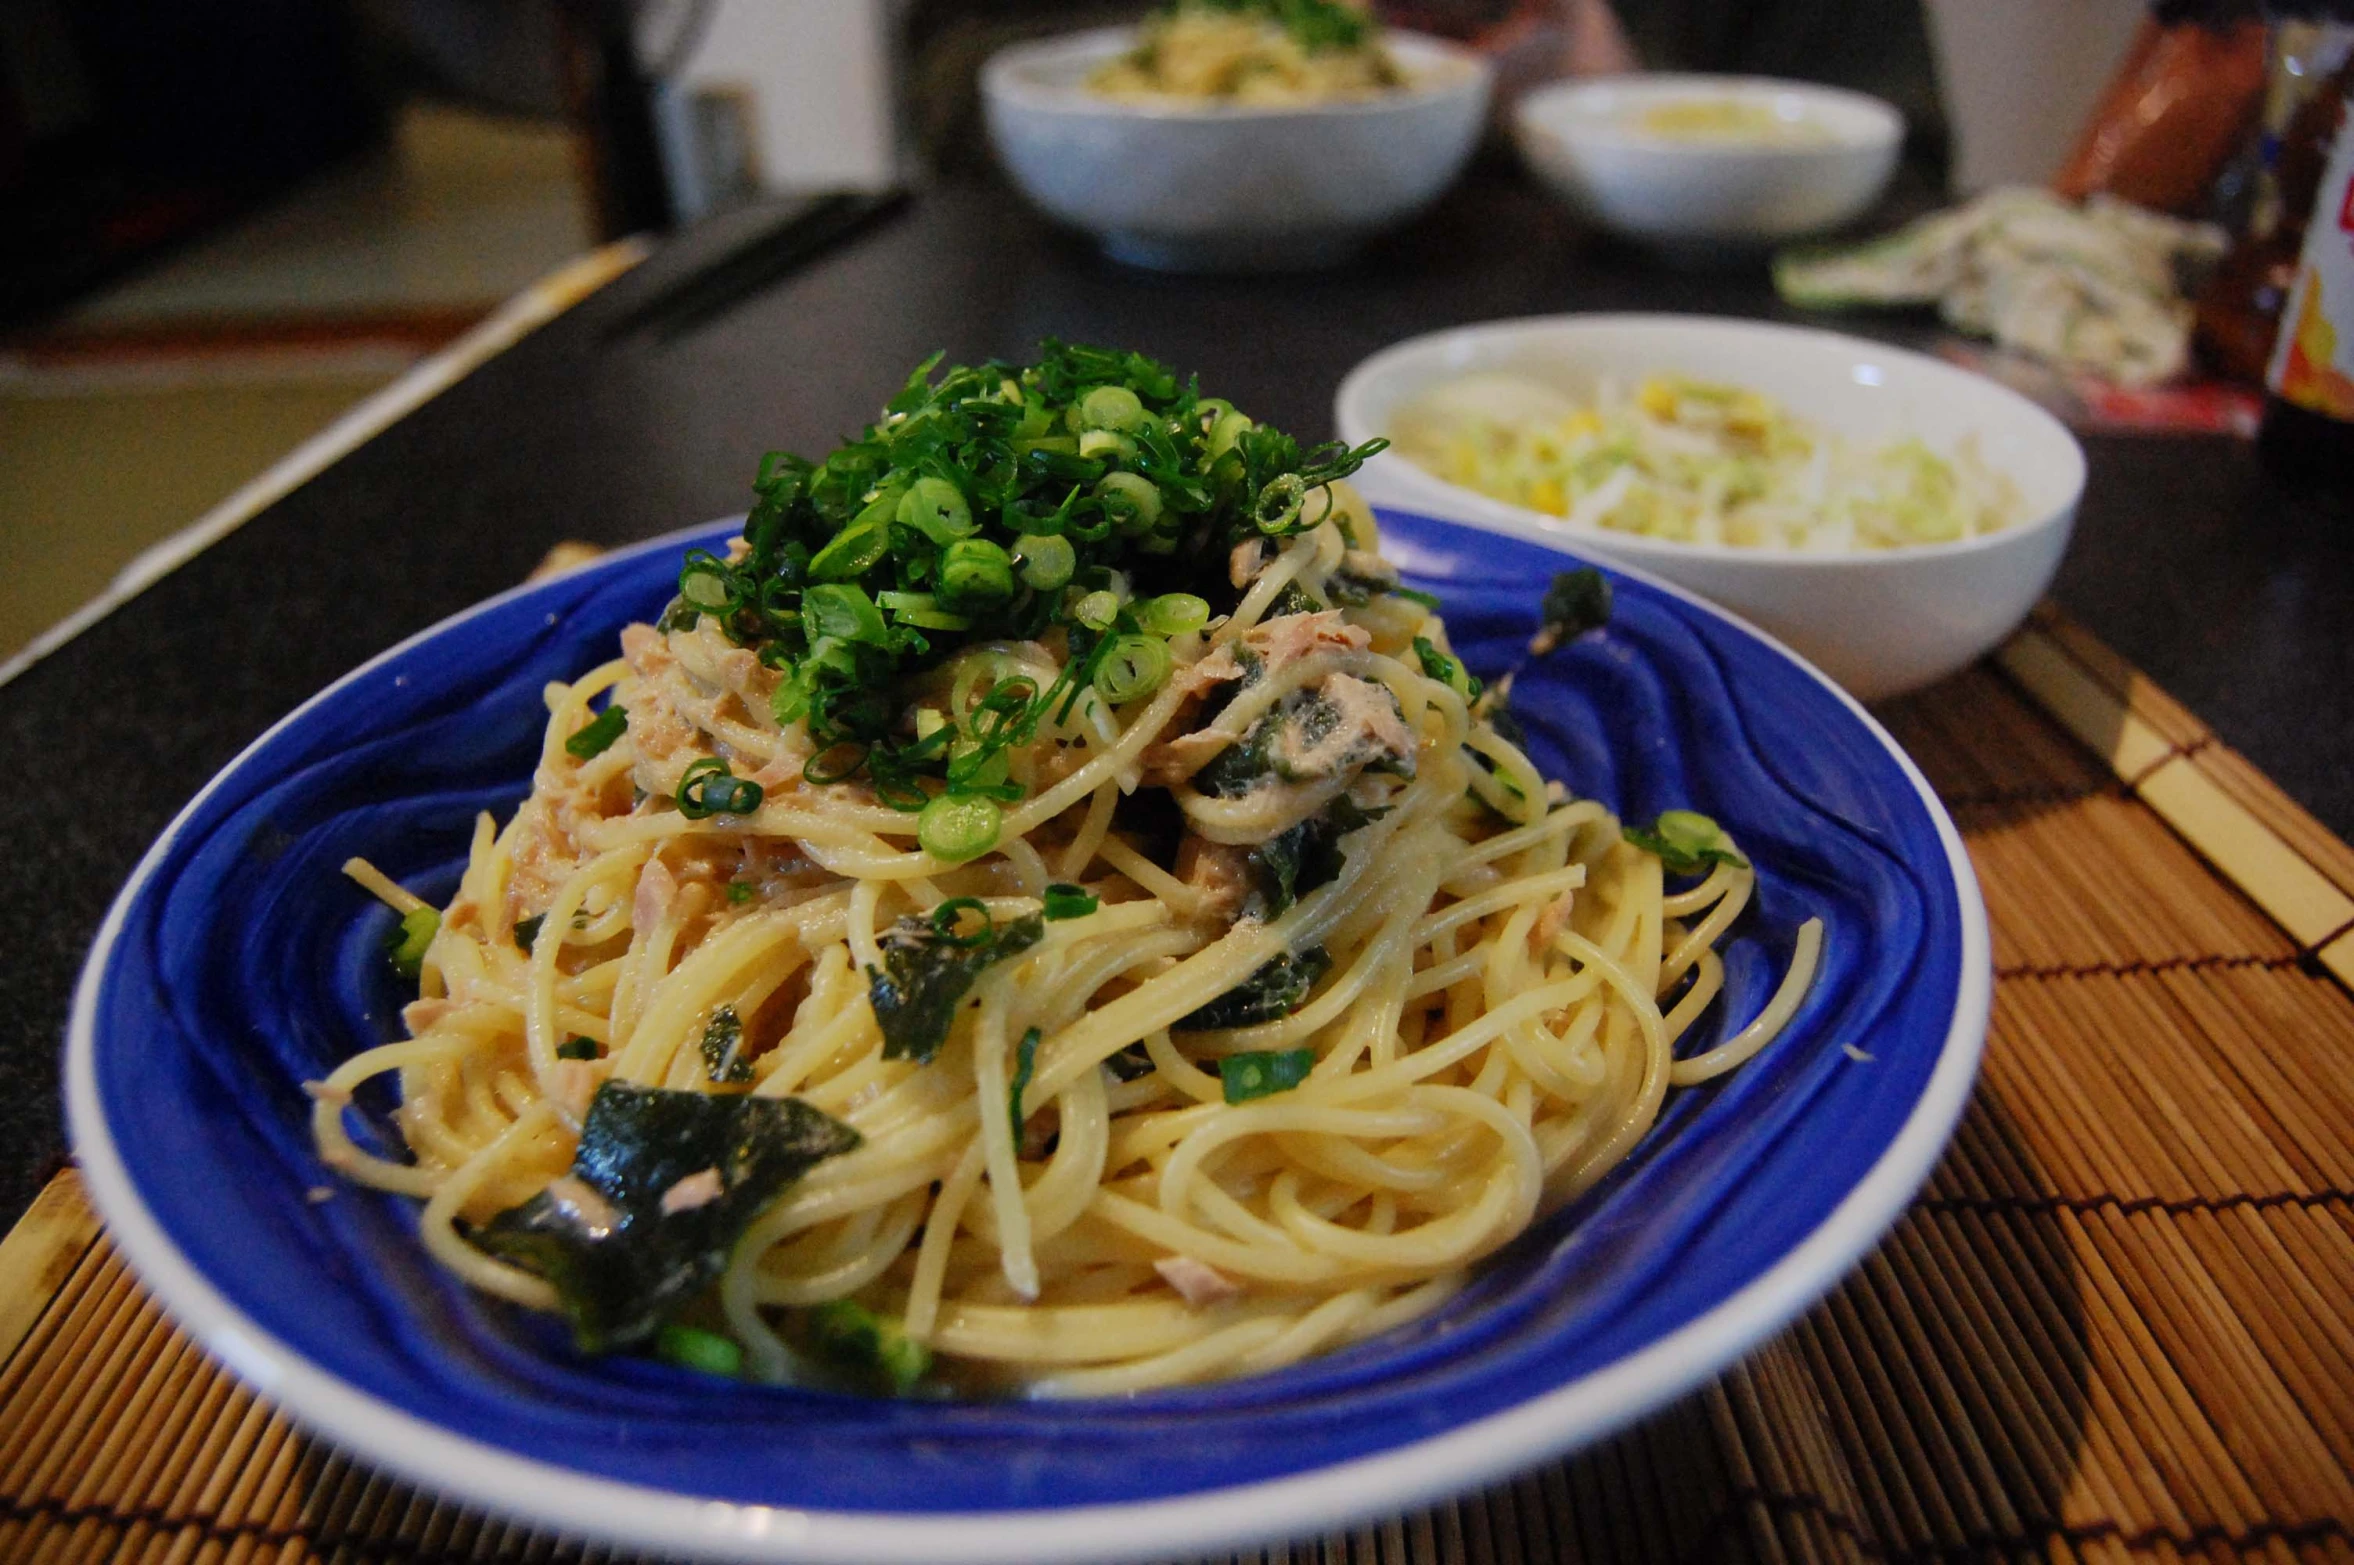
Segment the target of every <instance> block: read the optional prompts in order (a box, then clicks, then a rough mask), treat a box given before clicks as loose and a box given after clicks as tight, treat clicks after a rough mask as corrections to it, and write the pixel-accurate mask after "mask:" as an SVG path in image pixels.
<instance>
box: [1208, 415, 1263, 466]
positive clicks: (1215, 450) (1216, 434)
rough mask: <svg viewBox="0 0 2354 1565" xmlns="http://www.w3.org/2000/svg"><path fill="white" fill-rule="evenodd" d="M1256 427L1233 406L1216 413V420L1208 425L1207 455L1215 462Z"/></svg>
mask: <svg viewBox="0 0 2354 1565" xmlns="http://www.w3.org/2000/svg"><path fill="white" fill-rule="evenodd" d="M1256 428H1258V426H1257V425H1256V424H1253V423H1252V422H1251V421H1250V419H1249V418H1248V417H1247V416H1246V415H1244V414H1242V413H1239V412H1237V411H1235V410H1234V409H1233V408H1228V409H1227V410H1226V411H1225V412H1223V413H1221V414H1219V415H1218V422H1216V423H1215V424H1212V425H1211V426H1210V441H1209V455H1210V460H1211V461H1213V462H1215V461H1216V460H1217V459H1218V458H1220V457H1222V456H1224V455H1225V454H1226V453H1227V452H1229V451H1231V450H1233V449H1234V443H1235V442H1236V441H1238V440H1240V439H1241V438H1242V437H1243V436H1244V435H1246V434H1248V433H1249V432H1250V431H1252V430H1253V429H1256Z"/></svg>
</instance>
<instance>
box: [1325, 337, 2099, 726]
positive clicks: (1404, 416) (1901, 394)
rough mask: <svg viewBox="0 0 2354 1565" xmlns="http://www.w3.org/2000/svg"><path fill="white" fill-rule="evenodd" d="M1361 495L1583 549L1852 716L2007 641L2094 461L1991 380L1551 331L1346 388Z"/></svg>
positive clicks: (1824, 349)
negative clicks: (1663, 591)
mask: <svg viewBox="0 0 2354 1565" xmlns="http://www.w3.org/2000/svg"><path fill="white" fill-rule="evenodd" d="M1336 417H1337V420H1338V423H1339V426H1340V433H1341V435H1342V437H1343V438H1344V439H1347V440H1349V441H1351V442H1353V443H1355V442H1363V441H1365V440H1369V439H1373V438H1375V437H1380V438H1384V439H1387V440H1388V441H1389V442H1390V443H1391V444H1390V449H1389V450H1388V451H1387V452H1385V453H1383V454H1382V455H1381V456H1379V457H1377V458H1376V459H1375V460H1374V461H1373V462H1372V463H1371V464H1369V465H1368V466H1367V468H1366V469H1365V472H1364V474H1363V479H1362V482H1363V485H1364V487H1365V488H1366V490H1367V492H1368V493H1369V494H1371V495H1373V496H1375V497H1376V498H1377V499H1379V500H1381V501H1383V502H1384V503H1388V504H1391V505H1396V506H1399V507H1403V508H1410V509H1415V510H1420V511H1425V512H1428V513H1431V514H1433V515H1439V516H1445V517H1449V518H1452V519H1455V520H1458V521H1463V522H1468V523H1470V524H1472V525H1474V526H1479V527H1486V528H1490V529H1493V530H1496V531H1500V532H1509V533H1516V534H1520V535H1524V536H1551V537H1558V538H1572V539H1575V540H1576V542H1577V546H1578V547H1580V548H1582V549H1586V550H1590V551H1592V552H1594V553H1597V554H1601V555H1604V556H1606V557H1608V558H1610V559H1611V560H1613V561H1614V562H1617V563H1622V564H1626V565H1630V566H1633V567H1636V568H1638V569H1644V570H1649V571H1652V572H1654V573H1655V574H1657V575H1659V576H1661V577H1664V578H1666V579H1667V580H1669V581H1672V582H1674V583H1676V584H1677V585H1679V586H1683V587H1686V588H1689V589H1690V590H1692V591H1694V592H1697V593H1699V594H1701V595H1702V596H1704V597H1707V598H1710V599H1713V600H1714V601H1716V602H1718V603H1721V604H1723V605H1724V606H1725V607H1727V608H1730V609H1732V610H1734V611H1735V612H1736V613H1740V614H1743V615H1746V616H1747V617H1748V618H1750V619H1751V620H1753V621H1755V622H1756V623H1757V624H1758V625H1759V626H1761V627H1762V628H1764V629H1766V630H1767V631H1769V632H1771V633H1773V634H1774V635H1776V636H1779V637H1780V638H1781V639H1782V640H1784V641H1786V642H1787V643H1789V644H1790V645H1791V646H1792V647H1793V648H1795V649H1796V650H1797V651H1799V652H1801V653H1803V654H1804V655H1806V656H1807V657H1809V658H1811V659H1812V660H1813V661H1814V662H1816V663H1817V664H1819V665H1820V666H1821V667H1822V668H1823V669H1824V671H1825V672H1827V673H1829V674H1830V675H1831V676H1832V677H1833V678H1834V679H1837V680H1838V681H1839V682H1840V684H1842V685H1843V686H1845V687H1846V688H1847V689H1848V690H1849V691H1851V692H1852V693H1854V694H1855V695H1857V696H1859V697H1861V698H1864V699H1867V700H1869V699H1874V698H1877V697H1881V696H1887V695H1894V694H1896V693H1898V692H1900V691H1904V690H1910V689H1915V688H1917V687H1919V686H1921V685H1925V684H1928V683H1930V682H1932V681H1934V680H1936V679H1938V678H1941V677H1943V676H1944V675H1946V674H1948V673H1951V672H1953V671H1954V670H1955V669H1957V668H1960V667H1961V666H1962V665H1963V664H1965V663H1967V662H1969V661H1970V660H1971V659H1973V658H1975V657H1977V656H1978V655H1980V654H1981V653H1983V652H1985V651H1987V650H1988V649H1989V648H1991V647H1992V646H1994V645H1995V643H1997V642H1998V641H2000V640H2001V639H2002V638H2003V637H2004V636H2005V635H2007V634H2009V632H2010V631H2011V630H2012V629H2013V628H2015V627H2016V626H2017V625H2018V623H2019V621H2020V620H2021V619H2023V618H2024V617H2025V616H2026V614H2027V611H2028V610H2029V609H2030V608H2032V607H2033V606H2034V604H2035V602H2036V600H2037V599H2038V598H2039V597H2041V596H2042V594H2043V592H2044V590H2045V589H2046V588H2047V587H2048V586H2049V585H2050V582H2051V578H2052V575H2053V573H2054V572H2055V571H2056V570H2057V569H2058V567H2059V562H2060V557H2061V555H2062V554H2063V553H2064V552H2065V551H2066V549H2067V545H2068V537H2069V533H2070V530H2071V528H2072V527H2073V525H2074V521H2075V515H2076V504H2077V499H2078V497H2079V496H2080V495H2081V493H2082V492H2083V487H2084V455H2083V452H2082V450H2081V449H2080V448H2079V447H2078V446H2077V444H2076V441H2075V439H2074V437H2073V436H2071V435H2070V434H2069V433H2068V431H2067V430H2066V429H2065V428H2064V427H2062V426H2061V424H2060V423H2059V421H2058V420H2056V419H2054V418H2052V417H2051V415H2050V414H2048V413H2046V412H2044V411H2043V410H2042V409H2040V408H2038V407H2036V406H2035V405H2034V404H2032V403H2030V402H2028V401H2027V400H2026V399H2025V398H2023V397H2021V396H2019V395H2018V394H2016V393H2015V392H2012V391H2010V390H2008V389H2007V388H2005V387H2002V386H1999V385H1997V384H1995V383H1994V382H1993V381H1991V380H1988V379H1986V378H1984V377H1983V376H1979V375H1975V374H1972V373H1970V372H1969V371H1966V370H1962V369H1958V368H1956V367H1954V366H1952V365H1948V364H1943V363H1940V362H1938V361H1937V360H1935V359H1930V358H1926V357H1923V356H1922V355H1920V354H1915V353H1909V352H1906V351H1904V350H1902V349H1897V348H1891V347H1888V346H1886V345H1884V344H1880V343H1874V342H1867V341H1864V340H1862V339H1859V338H1854V337H1847V336H1842V335H1839V334H1837V333H1832V332H1823V331H1813V330H1807V329H1801V328H1795V327H1787V326H1774V325H1768V324H1765V323H1761V322H1748V321H1727V320H1709V319H1701V318H1695V317H1677V316H1580V317H1572V316H1560V317H1551V318H1545V319H1537V320H1525V321H1503V322H1494V323H1490V324H1487V325H1481V326H1473V327H1464V328H1460V329H1456V330H1451V331H1444V332H1437V333H1432V334H1430V335H1428V336H1423V337H1417V338H1414V339H1412V340H1410V341H1407V342H1404V343H1400V344H1398V345H1397V346H1395V347H1392V348H1389V349H1386V350H1384V351H1383V352H1381V353H1378V354H1376V355H1374V356H1373V357H1372V358H1370V359H1368V360H1366V361H1365V362H1364V363H1363V364H1360V365H1359V366H1358V367H1357V368H1356V369H1355V370H1354V371H1352V372H1351V374H1350V375H1349V377H1348V379H1347V380H1346V381H1344V382H1343V383H1342V386H1341V389H1340V393H1339V397H1338V399H1337V404H1336Z"/></svg>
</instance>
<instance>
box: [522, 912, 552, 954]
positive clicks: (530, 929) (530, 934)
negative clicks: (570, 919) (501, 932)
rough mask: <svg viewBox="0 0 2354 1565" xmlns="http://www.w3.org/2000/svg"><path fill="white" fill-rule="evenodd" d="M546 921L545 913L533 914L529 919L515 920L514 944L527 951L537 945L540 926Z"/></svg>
mask: <svg viewBox="0 0 2354 1565" xmlns="http://www.w3.org/2000/svg"><path fill="white" fill-rule="evenodd" d="M547 921H548V915H547V914H545V913H534V914H532V915H531V917H529V918H519V919H517V920H515V944H516V945H518V946H520V947H521V948H522V949H524V950H525V951H529V950H530V949H531V948H532V947H533V946H535V945H537V944H538V943H539V932H540V926H541V925H543V924H545V923H546V922H547Z"/></svg>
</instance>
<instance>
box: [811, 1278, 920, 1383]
mask: <svg viewBox="0 0 2354 1565" xmlns="http://www.w3.org/2000/svg"><path fill="white" fill-rule="evenodd" d="M809 1328H810V1333H811V1335H812V1336H813V1337H814V1338H815V1339H816V1343H817V1347H818V1350H819V1351H820V1352H821V1353H823V1354H824V1355H825V1356H826V1357H827V1358H829V1359H832V1360H833V1361H834V1362H835V1363H836V1364H839V1365H841V1366H842V1367H843V1368H845V1369H848V1370H852V1371H854V1372H856V1373H859V1374H863V1375H876V1376H880V1377H881V1378H882V1379H883V1381H884V1382H885V1383H887V1384H888V1385H889V1386H890V1387H891V1389H892V1390H893V1391H895V1392H897V1393H899V1394H900V1395H902V1396H904V1395H905V1394H906V1393H907V1392H908V1391H910V1390H911V1389H913V1388H914V1386H915V1383H916V1382H917V1381H919V1380H921V1379H923V1378H924V1372H925V1371H926V1370H928V1369H930V1368H931V1367H932V1350H931V1349H930V1348H927V1347H925V1346H924V1345H923V1344H922V1343H920V1342H918V1341H916V1340H915V1338H913V1337H911V1336H909V1335H908V1334H907V1330H906V1328H905V1327H903V1326H901V1325H900V1324H899V1322H897V1321H895V1320H886V1319H884V1318H883V1317H882V1316H880V1315H877V1314H876V1313H875V1312H874V1311H873V1310H870V1309H868V1308H867V1307H866V1306H865V1305H863V1304H860V1303H859V1302H858V1301H857V1300H855V1299H834V1300H832V1301H830V1302H828V1303H825V1304H821V1305H819V1306H817V1308H815V1309H813V1310H811V1311H810V1312H809Z"/></svg>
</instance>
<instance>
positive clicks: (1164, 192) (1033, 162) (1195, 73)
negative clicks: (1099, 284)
mask: <svg viewBox="0 0 2354 1565" xmlns="http://www.w3.org/2000/svg"><path fill="white" fill-rule="evenodd" d="M1489 76H1490V72H1489V68H1488V66H1487V64H1486V62H1485V61H1483V60H1482V59H1480V58H1479V57H1478V56H1477V55H1474V54H1472V53H1470V52H1469V51H1467V50H1464V49H1460V48H1457V47H1456V46H1455V45H1453V44H1449V43H1446V42H1443V41H1442V40H1439V39H1436V38H1425V37H1422V36H1419V35H1417V34H1413V33H1406V32H1398V31H1394V30H1382V29H1380V28H1377V27H1376V26H1375V25H1374V24H1373V23H1372V22H1371V21H1369V20H1368V19H1367V18H1366V17H1365V16H1364V15H1363V14H1362V13H1361V12H1358V11H1356V10H1353V9H1351V8H1348V7H1345V6H1341V5H1338V4H1335V3H1332V0H1289V3H1276V0H1170V3H1168V4H1166V5H1164V6H1162V7H1161V8H1160V9H1159V10H1158V11H1156V12H1154V13H1153V14H1152V15H1150V16H1148V17H1147V18H1146V19H1145V20H1144V21H1143V22H1142V23H1141V24H1140V25H1139V26H1136V27H1114V28H1104V29H1098V30H1096V31H1092V32H1085V33H1077V34H1070V35H1066V36H1063V37H1057V38H1049V39H1045V40H1042V41H1039V42H1034V43H1023V44H1016V45H1014V46H1012V47H1010V48H1007V49H1003V50H1001V51H999V52H998V53H997V54H996V55H994V56H992V57H991V59H990V61H989V63H988V65H987V67H986V68H985V69H984V70H983V72H982V76H981V96H982V103H983V108H984V111H985V113H986V117H987V121H988V126H989V135H990V140H991V141H992V143H993V144H994V146H995V148H996V151H997V156H998V160H999V161H1000V162H1001V163H1002V164H1004V166H1005V169H1006V171H1007V173H1008V174H1009V175H1010V176H1011V177H1012V179H1013V181H1014V183H1015V184H1016V185H1017V186H1018V187H1020V189H1021V191H1022V193H1023V194H1024V195H1026V196H1027V197H1029V199H1030V200H1031V201H1032V202H1033V203H1034V204H1035V205H1037V206H1038V207H1039V208H1040V210H1042V211H1044V212H1045V213H1046V214H1047V215H1048V216H1049V217H1052V218H1055V219H1056V220H1058V221H1060V222H1062V223H1065V224H1068V225H1069V226H1071V227H1073V228H1077V229H1080V230H1082V231H1084V232H1086V233H1088V234H1090V235H1092V236H1094V238H1095V239H1096V240H1097V242H1099V243H1100V244H1101V245H1102V246H1103V247H1104V249H1105V250H1106V251H1107V252H1109V253H1110V254H1111V255H1113V256H1114V257H1116V258H1117V259H1120V260H1123V261H1127V262H1130V263H1131V264H1135V265H1140V266H1147V267H1152V268H1156V269H1161V270H1175V271H1211V272H1216V271H1261V270H1276V269H1289V268H1297V267H1308V266H1318V265H1325V264H1329V263H1332V262H1335V261H1338V260H1341V259H1343V258H1345V257H1346V256H1348V255H1349V254H1351V253H1352V252H1354V251H1355V250H1356V249H1357V247H1358V246H1360V245H1362V244H1363V243H1364V242H1365V240H1366V239H1368V238H1369V237H1371V236H1372V235H1373V234H1375V233H1377V232H1379V231H1380V230H1382V229H1384V228H1388V227H1391V226H1393V225H1394V224H1397V223H1400V222H1403V221H1404V220H1405V219H1407V218H1409V217H1411V216H1412V215H1413V214H1414V213H1416V212H1417V211H1420V210H1421V209H1422V208H1423V207H1424V206H1426V205H1428V204H1429V203H1430V202H1431V201H1432V200H1433V199H1434V198H1436V197H1437V196H1438V194H1439V193H1440V192H1441V191H1443V190H1444V189H1446V187H1447V186H1448V184H1450V183H1451V182H1452V181H1453V180H1454V178H1455V176H1456V174H1457V173H1459V172H1460V171H1461V170H1462V168H1463V165H1464V163H1465V161H1466V160H1468V159H1469V158H1470V156H1471V152H1472V148H1473V147H1474V145H1476V143H1477V142H1478V139H1479V133H1480V128H1481V127H1482V125H1484V124H1485V123H1486V113H1487V100H1488V84H1489Z"/></svg>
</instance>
